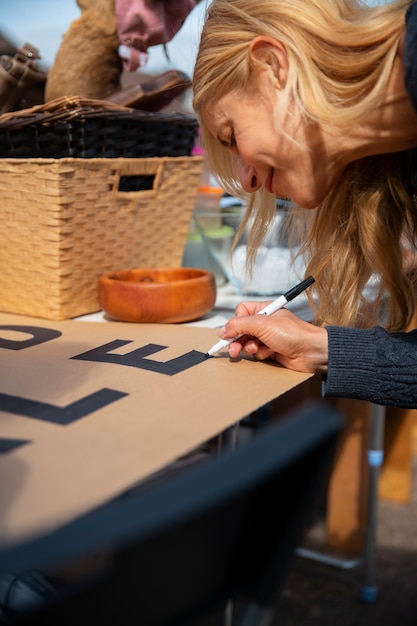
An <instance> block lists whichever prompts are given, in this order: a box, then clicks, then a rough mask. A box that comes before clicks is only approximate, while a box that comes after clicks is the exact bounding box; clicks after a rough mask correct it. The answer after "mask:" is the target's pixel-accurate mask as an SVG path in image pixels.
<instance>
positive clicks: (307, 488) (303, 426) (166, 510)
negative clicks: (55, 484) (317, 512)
mask: <svg viewBox="0 0 417 626" xmlns="http://www.w3.org/2000/svg"><path fill="white" fill-rule="evenodd" d="M342 425H343V422H342V419H341V417H340V416H339V414H338V413H336V412H335V411H333V410H331V409H329V408H328V407H327V406H325V405H322V404H320V403H319V404H311V405H310V406H308V407H306V408H303V409H301V410H299V411H297V412H295V413H293V414H289V415H288V416H285V417H284V418H282V419H280V420H279V421H276V422H275V423H274V424H273V425H272V426H265V427H263V428H262V429H261V430H260V431H259V432H258V433H257V434H256V435H255V436H254V437H253V439H252V440H251V441H249V442H248V443H246V444H245V445H242V446H241V447H239V448H238V449H237V450H236V451H229V452H224V453H223V454H222V455H220V456H219V457H218V458H211V459H209V460H208V461H203V462H201V463H200V464H199V465H198V466H196V467H193V468H191V469H188V470H187V471H185V472H184V473H182V474H180V475H179V476H176V477H175V478H168V479H166V480H164V481H163V482H161V483H160V484H155V485H153V486H150V487H148V488H146V489H143V490H141V491H138V492H137V493H133V494H131V495H129V496H128V497H124V498H120V499H118V500H116V501H114V502H112V503H110V504H108V505H106V506H104V507H102V508H100V509H97V510H96V511H94V512H93V513H90V514H89V515H87V516H85V517H83V518H80V519H78V520H76V521H74V522H72V523H70V524H68V525H66V526H64V527H62V528H60V529H58V530H56V531H55V532H52V533H50V534H49V535H47V536H44V537H41V538H38V539H37V540H33V541H30V542H27V543H26V544H24V545H20V546H19V547H15V548H9V549H3V550H2V551H1V552H0V575H1V574H2V573H4V572H10V571H15V572H16V571H28V570H30V569H35V570H40V571H49V572H51V571H59V569H60V568H63V567H64V566H65V567H68V566H69V565H71V564H72V563H76V562H77V560H81V561H82V556H83V555H86V554H91V553H100V552H101V551H102V552H103V554H105V555H106V558H104V559H103V562H102V567H100V568H98V569H97V570H95V571H94V572H93V573H91V572H90V574H86V575H85V576H80V578H79V579H78V578H77V583H76V584H72V585H68V586H67V587H66V588H65V592H63V594H62V597H61V598H60V599H59V600H58V601H55V602H51V603H50V604H48V605H47V606H46V607H44V608H42V609H37V610H34V611H30V612H29V611H26V612H25V613H23V614H22V615H20V617H16V619H14V620H13V618H11V619H9V621H8V623H16V624H22V625H23V624H24V625H29V624H30V625H39V626H57V625H59V626H65V625H67V624H71V625H73V626H83V625H86V626H87V625H88V626H91V624H99V623H100V622H102V623H113V624H117V626H123V625H125V624H126V625H128V624H140V625H141V626H162V625H163V626H168V625H169V626H173V625H178V626H184V625H185V624H192V625H193V626H194V625H195V624H198V623H199V622H198V620H199V619H203V618H204V616H205V615H210V614H211V613H210V612H212V611H214V610H215V609H216V610H217V608H218V609H219V610H220V607H222V606H223V607H224V606H225V605H226V603H227V601H228V600H229V599H231V598H232V599H233V603H234V606H235V607H236V608H237V609H238V611H236V612H237V616H236V617H237V619H236V621H235V622H234V623H238V624H239V625H250V626H254V625H255V624H261V623H262V624H267V623H270V619H271V617H272V615H273V606H274V603H275V602H276V600H277V598H278V594H279V593H280V591H281V588H282V585H283V583H284V581H285V579H286V576H287V574H288V572H289V569H290V565H291V562H292V558H293V555H294V552H295V549H296V548H297V546H298V545H299V542H300V540H301V538H302V535H303V533H304V531H305V530H306V528H307V524H308V522H309V515H310V514H311V513H312V511H313V508H314V504H315V501H316V496H318V489H320V488H325V481H326V480H327V478H328V473H329V470H330V467H331V462H332V458H333V454H334V449H335V445H336V442H337V439H338V435H339V432H340V430H341V428H342ZM204 619H205V618H204Z"/></svg>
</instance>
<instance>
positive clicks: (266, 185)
mask: <svg viewBox="0 0 417 626" xmlns="http://www.w3.org/2000/svg"><path fill="white" fill-rule="evenodd" d="M273 176H274V170H273V169H271V172H270V174H269V176H268V178H267V179H266V181H265V182H264V189H266V191H268V192H269V193H273V191H272V178H273Z"/></svg>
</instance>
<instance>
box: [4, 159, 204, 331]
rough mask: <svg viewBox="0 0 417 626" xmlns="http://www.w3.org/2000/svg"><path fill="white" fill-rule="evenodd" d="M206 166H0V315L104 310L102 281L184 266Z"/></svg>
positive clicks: (49, 162) (153, 162)
mask: <svg viewBox="0 0 417 626" xmlns="http://www.w3.org/2000/svg"><path fill="white" fill-rule="evenodd" d="M201 170H202V159H201V158H200V157H161V158H158V157H154V158H147V159H137V158H132V159H130V158H114V159H108V158H107V159H103V158H95V159H85V158H63V159H42V158H38V159H0V177H1V192H0V206H1V208H0V222H1V223H0V233H1V235H0V237H1V241H0V268H1V276H2V279H1V281H0V309H1V310H3V311H7V312H10V313H20V314H26V315H33V316H37V317H43V318H47V319H55V320H59V319H66V318H71V317H76V316H78V315H83V314H87V313H91V312H94V311H98V310H99V309H100V306H99V303H98V283H97V279H98V277H99V275H100V274H102V273H104V272H107V271H111V270H117V269H121V268H127V267H140V266H171V267H172V266H176V265H177V266H178V265H181V262H182V255H183V250H184V246H185V241H186V236H187V232H188V227H189V222H190V219H191V215H192V211H193V207H194V202H195V197H196V193H197V188H198V184H199V181H200V176H201Z"/></svg>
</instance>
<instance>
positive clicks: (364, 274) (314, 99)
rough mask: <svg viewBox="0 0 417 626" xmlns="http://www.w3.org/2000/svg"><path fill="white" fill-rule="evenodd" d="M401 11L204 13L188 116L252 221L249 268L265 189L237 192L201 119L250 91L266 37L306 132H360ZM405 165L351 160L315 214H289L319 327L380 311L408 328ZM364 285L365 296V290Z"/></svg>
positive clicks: (268, 203) (410, 285)
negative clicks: (313, 127)
mask: <svg viewBox="0 0 417 626" xmlns="http://www.w3.org/2000/svg"><path fill="white" fill-rule="evenodd" d="M410 4H411V0H395V1H394V2H391V3H389V4H384V5H382V6H378V7H376V6H373V7H370V6H367V5H366V4H364V3H363V2H361V1H360V0H262V2H260V1H259V0H213V1H212V3H211V4H210V5H209V7H208V10H207V15H206V21H205V24H204V27H203V30H202V34H201V40H200V47H199V52H198V55H197V59H196V63H195V68H194V76H193V92H194V99H193V105H194V109H195V111H196V113H197V115H199V116H200V118H201V119H200V122H201V128H202V137H203V141H204V144H205V147H206V149H207V154H208V160H209V166H210V168H211V170H212V172H213V173H214V174H215V175H216V176H217V177H218V179H219V181H220V183H221V184H222V185H223V186H224V188H225V189H226V190H227V191H228V192H230V193H232V194H233V195H237V196H238V197H241V198H242V199H244V200H245V201H246V202H248V211H247V214H246V220H245V223H246V222H247V221H248V219H249V216H251V215H253V214H255V215H256V217H257V219H256V220H254V224H255V226H254V228H253V231H252V234H251V239H250V246H251V253H250V259H252V261H253V258H254V254H255V252H256V247H257V246H258V245H259V242H260V241H261V237H262V236H263V234H264V233H265V230H267V229H268V223H269V221H270V219H271V217H272V216H273V214H274V212H275V198H274V197H273V196H272V195H271V194H268V193H267V192H265V191H264V190H263V189H261V190H260V191H258V192H256V193H255V194H250V195H247V194H245V193H244V192H243V190H242V187H241V184H240V181H239V176H238V174H237V170H236V163H235V159H234V157H233V156H232V155H230V153H229V152H228V151H227V150H225V149H224V148H223V147H222V146H220V144H219V142H218V141H217V140H216V139H215V138H214V137H213V136H212V135H211V134H210V133H209V132H208V130H207V128H206V127H205V126H204V121H203V119H202V116H201V113H202V112H204V111H207V109H208V108H209V107H210V104H213V103H215V102H216V101H217V100H218V99H219V98H220V97H222V96H223V95H225V94H227V93H229V92H231V91H237V92H239V91H241V92H242V93H243V92H245V91H246V92H248V91H249V90H252V89H253V88H254V85H255V84H256V81H255V80H254V76H255V73H254V72H253V67H252V65H251V62H250V57H249V54H248V50H249V45H250V42H251V41H252V40H253V39H254V38H255V37H257V36H259V35H267V36H271V37H274V38H275V39H278V40H280V41H281V42H282V43H283V44H284V45H285V48H286V51H287V54H288V59H289V67H290V70H289V77H288V80H289V81H290V88H291V96H292V98H293V99H294V101H295V102H296V103H297V106H298V107H299V110H300V111H302V113H303V115H304V117H305V119H306V120H307V121H308V120H312V121H316V120H318V121H323V122H327V123H330V124H333V125H335V124H337V125H338V126H345V127H346V128H348V127H349V125H350V124H353V123H357V122H360V120H361V118H362V116H363V115H364V114H366V113H368V112H369V111H371V110H372V109H373V108H375V107H376V106H377V105H378V103H379V102H380V101H381V98H382V97H383V94H384V90H385V88H386V85H387V82H388V80H389V78H390V75H391V70H392V66H393V63H394V59H395V57H396V55H397V52H398V46H399V43H400V40H401V37H402V34H403V32H404V23H405V12H406V9H407V8H408V6H409V5H410ZM282 132H285V129H282ZM414 155H415V151H409V152H400V153H392V154H385V155H378V156H376V157H368V158H366V159H361V160H358V161H355V162H353V163H352V164H351V165H350V166H348V167H347V169H346V170H345V172H344V174H343V175H342V177H341V179H340V181H339V182H338V184H337V185H336V186H335V188H334V189H333V190H332V191H331V192H330V193H329V194H328V196H327V197H326V199H325V200H324V201H323V202H322V203H321V204H320V206H319V207H317V209H315V210H314V211H303V210H300V211H298V212H297V213H298V219H297V223H296V224H295V223H294V225H293V230H294V229H295V228H297V229H298V230H297V233H298V236H299V237H300V236H302V241H303V245H302V252H303V254H304V257H305V259H306V262H307V267H306V272H307V273H308V274H313V276H314V277H315V279H316V283H315V285H314V288H315V291H316V295H317V298H315V299H314V301H313V299H311V304H312V306H313V309H314V310H315V313H316V321H317V322H318V323H319V322H320V323H323V324H341V325H347V326H349V325H355V326H368V325H371V324H373V323H375V321H377V320H379V321H381V310H382V304H383V303H385V304H384V306H385V313H384V315H385V325H386V326H387V327H388V328H390V329H391V330H401V329H404V328H406V327H407V326H408V325H409V324H410V321H411V318H412V316H413V313H414V309H415V302H416V295H417V278H416V274H415V273H414V272H413V271H411V270H410V271H408V269H409V268H407V267H406V264H405V262H404V259H405V258H409V257H412V256H413V254H414V253H415V242H416V235H417V209H416V206H415V204H414V202H413V193H412V189H411V182H410V181H411V173H412V171H413V168H414V171H416V170H417V163H416V162H415V160H414V159H415V157H414ZM300 233H301V235H300ZM405 252H406V253H407V254H405ZM375 279H376V280H375ZM370 281H371V282H372V281H373V284H374V289H372V290H369V289H368V290H366V289H365V287H366V286H368V287H369V284H370ZM375 286H376V287H375ZM367 293H372V297H371V298H367V297H366V294H367ZM387 295H389V298H387Z"/></svg>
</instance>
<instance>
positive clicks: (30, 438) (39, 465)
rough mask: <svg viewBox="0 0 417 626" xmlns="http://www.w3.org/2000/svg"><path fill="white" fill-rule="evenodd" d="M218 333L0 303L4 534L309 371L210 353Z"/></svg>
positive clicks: (117, 485)
mask: <svg viewBox="0 0 417 626" xmlns="http://www.w3.org/2000/svg"><path fill="white" fill-rule="evenodd" d="M217 339H218V337H217V334H216V331H215V330H213V329H209V328H195V327H188V326H181V325H158V324H124V323H120V322H108V323H101V322H90V323H86V322H82V321H63V322H52V321H49V320H42V319H39V318H28V317H24V316H20V315H9V314H0V475H1V481H0V544H6V543H8V544H9V543H14V542H17V541H19V540H21V539H23V538H25V537H26V536H30V535H33V534H37V533H41V532H44V531H46V530H49V529H53V528H54V527H56V526H59V525H60V524H62V523H64V522H66V521H68V520H70V519H72V518H74V517H76V516H77V515H79V514H82V513H84V512H86V511H88V510H90V509H91V508H93V507H95V506H97V505H100V504H102V503H104V502H106V501H108V500H109V499H111V498H113V497H115V496H117V495H118V494H120V493H121V492H122V491H124V490H125V489H127V488H129V487H130V486H133V485H134V484H135V483H136V482H137V481H139V480H141V479H143V478H145V477H147V476H149V475H151V474H152V473H153V472H155V471H157V470H159V469H161V468H163V467H164V466H166V465H167V464H169V463H171V462H172V461H174V460H176V459H177V458H178V457H180V456H182V455H184V454H186V453H188V452H189V451H191V450H193V449H194V448H196V447H197V446H199V445H200V444H202V443H204V442H205V441H207V440H209V439H210V438H212V437H214V436H215V435H217V434H218V433H220V432H222V431H223V430H224V429H226V428H228V427H229V426H231V425H233V424H234V423H236V422H237V421H239V420H240V419H241V418H242V417H244V416H246V415H248V414H250V413H251V412H252V411H254V410H256V409H257V408H259V407H260V406H262V405H263V404H265V403H267V402H269V401H270V400H272V399H273V398H276V397H277V396H279V395H281V394H283V393H285V392H286V391H287V390H289V389H291V388H292V387H294V386H296V385H298V384H300V383H302V382H303V381H305V380H307V379H308V378H310V377H311V375H310V374H301V373H297V372H291V371H289V370H285V369H283V368H281V367H279V366H277V365H274V364H269V363H260V362H255V361H251V360H246V359H241V360H239V361H236V362H232V361H231V360H230V359H229V357H228V356H227V353H226V352H225V353H222V354H220V355H219V356H217V357H215V358H211V359H205V358H204V354H205V352H206V351H207V350H208V348H210V347H211V346H212V345H213V344H214V343H215V342H216V341H217ZM157 346H159V347H157ZM134 351H136V352H134Z"/></svg>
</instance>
